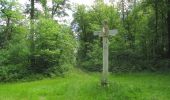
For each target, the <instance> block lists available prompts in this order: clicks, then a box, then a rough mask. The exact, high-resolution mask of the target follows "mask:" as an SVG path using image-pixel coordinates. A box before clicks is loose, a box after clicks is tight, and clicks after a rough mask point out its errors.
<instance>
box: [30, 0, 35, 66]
mask: <svg viewBox="0 0 170 100" xmlns="http://www.w3.org/2000/svg"><path fill="white" fill-rule="evenodd" d="M34 10H35V8H34V0H31V12H30V28H31V29H30V36H31V37H30V50H31V56H30V62H31V67H33V66H34V65H35V57H34V53H35V41H34V37H35V33H34Z"/></svg>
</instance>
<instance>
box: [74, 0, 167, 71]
mask: <svg viewBox="0 0 170 100" xmlns="http://www.w3.org/2000/svg"><path fill="white" fill-rule="evenodd" d="M124 14H125V19H124V20H121V19H120V16H122V15H121V13H118V12H117V11H116V9H115V8H114V7H113V6H109V5H104V3H103V2H101V1H97V3H96V4H95V6H93V7H92V8H87V7H85V6H78V7H77V11H76V13H75V14H74V21H73V23H75V24H77V25H78V29H77V31H78V32H79V41H80V46H79V51H78V62H79V63H78V65H79V66H82V67H83V68H85V69H87V70H90V71H101V67H102V60H101V59H102V46H101V45H102V39H99V38H96V37H95V36H93V32H94V31H101V28H102V21H103V20H108V22H109V23H108V25H109V28H110V29H115V28H116V29H118V31H119V33H118V34H117V35H116V36H114V37H110V38H109V41H110V45H109V56H110V57H109V60H110V63H109V66H110V71H113V72H133V71H143V70H150V71H163V70H162V69H161V66H166V65H169V60H168V59H167V57H168V55H167V52H168V48H169V47H168V41H169V40H168V38H167V37H168V34H167V33H168V32H167V23H166V20H167V19H166V15H167V5H166V2H165V1H164V0H163V1H159V2H157V1H154V2H150V1H149V0H146V2H141V3H138V4H137V5H136V6H135V7H133V9H132V10H131V11H128V12H126V13H124ZM96 40H99V42H94V41H96ZM94 52H95V53H94ZM162 61H163V62H164V61H165V63H166V64H165V65H164V64H163V63H161V62H162ZM159 62H160V63H159ZM161 64H163V65H161ZM158 66H159V67H158ZM164 69H166V70H167V69H169V67H168V66H166V68H164ZM166 70H164V71H166Z"/></svg>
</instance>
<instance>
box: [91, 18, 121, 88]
mask: <svg viewBox="0 0 170 100" xmlns="http://www.w3.org/2000/svg"><path fill="white" fill-rule="evenodd" d="M117 33H118V30H117V29H114V30H109V27H108V24H107V21H104V22H103V28H102V32H101V31H95V32H94V35H99V37H102V38H103V73H102V80H101V85H102V86H107V85H108V79H107V77H108V70H109V68H108V65H109V49H108V45H109V44H108V42H109V41H108V36H109V35H111V36H114V35H116V34H117Z"/></svg>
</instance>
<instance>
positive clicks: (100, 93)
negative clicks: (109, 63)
mask: <svg viewBox="0 0 170 100" xmlns="http://www.w3.org/2000/svg"><path fill="white" fill-rule="evenodd" d="M109 79H110V85H109V87H105V88H104V87H101V86H100V74H99V73H84V72H80V71H79V72H74V73H72V74H70V75H68V76H66V77H64V78H61V77H56V78H54V79H44V80H39V81H33V82H22V83H6V84H0V100H169V98H170V74H156V73H131V74H113V75H110V76H109Z"/></svg>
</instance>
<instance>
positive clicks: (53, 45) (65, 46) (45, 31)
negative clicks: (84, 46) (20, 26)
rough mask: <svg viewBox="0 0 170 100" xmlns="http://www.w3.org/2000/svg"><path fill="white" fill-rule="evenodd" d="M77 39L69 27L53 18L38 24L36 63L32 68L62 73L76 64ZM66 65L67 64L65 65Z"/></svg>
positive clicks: (44, 71) (36, 70) (41, 71)
mask: <svg viewBox="0 0 170 100" xmlns="http://www.w3.org/2000/svg"><path fill="white" fill-rule="evenodd" d="M74 49H75V41H74V38H73V36H72V35H71V31H70V30H69V28H67V27H65V26H61V25H59V24H57V23H56V22H54V21H53V20H51V19H40V20H39V22H38V23H37V24H36V40H35V53H34V61H35V62H34V65H33V66H31V67H30V70H33V72H38V73H46V74H52V73H54V74H62V73H64V72H65V71H68V70H69V68H68V67H66V66H67V65H68V64H70V65H72V64H74V62H75V61H74ZM65 65H66V66H65Z"/></svg>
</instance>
